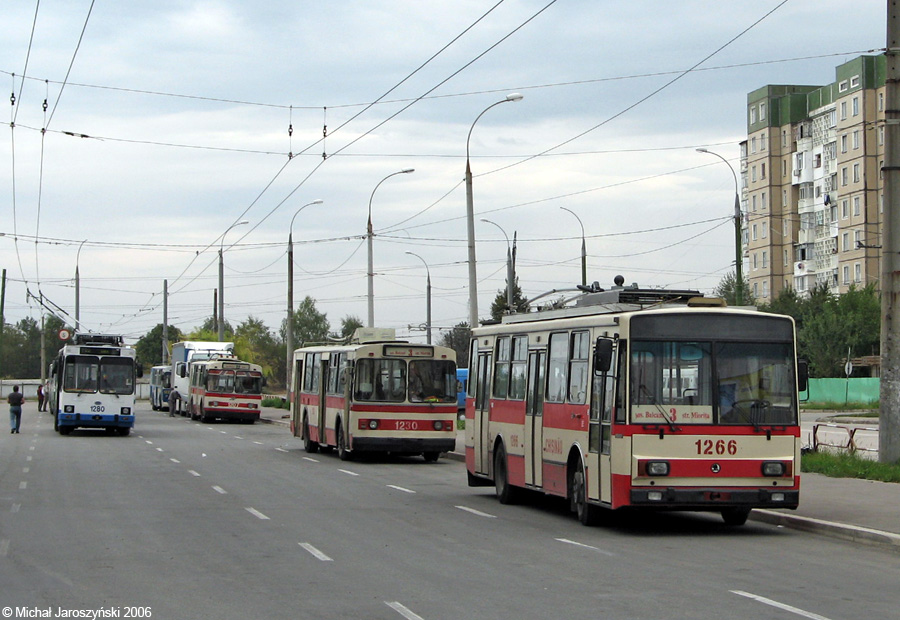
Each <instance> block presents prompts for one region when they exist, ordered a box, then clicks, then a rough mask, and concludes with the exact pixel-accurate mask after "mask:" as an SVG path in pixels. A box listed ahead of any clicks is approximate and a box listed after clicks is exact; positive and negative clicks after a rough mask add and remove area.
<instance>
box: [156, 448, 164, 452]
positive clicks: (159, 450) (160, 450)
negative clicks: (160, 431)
mask: <svg viewBox="0 0 900 620" xmlns="http://www.w3.org/2000/svg"><path fill="white" fill-rule="evenodd" d="M156 451H157V452H164V450H163V449H162V448H157V449H156Z"/></svg>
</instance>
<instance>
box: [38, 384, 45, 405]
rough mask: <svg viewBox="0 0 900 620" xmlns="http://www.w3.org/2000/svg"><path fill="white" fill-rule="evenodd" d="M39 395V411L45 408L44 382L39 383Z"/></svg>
mask: <svg viewBox="0 0 900 620" xmlns="http://www.w3.org/2000/svg"><path fill="white" fill-rule="evenodd" d="M37 397H38V411H43V410H44V384H43V383H41V384H40V385H38V389H37Z"/></svg>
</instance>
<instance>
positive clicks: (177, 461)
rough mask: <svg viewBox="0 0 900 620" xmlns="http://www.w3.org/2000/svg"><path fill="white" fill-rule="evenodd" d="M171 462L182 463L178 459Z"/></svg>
mask: <svg viewBox="0 0 900 620" xmlns="http://www.w3.org/2000/svg"><path fill="white" fill-rule="evenodd" d="M169 460H170V461H172V462H173V463H181V461H179V460H178V459H169Z"/></svg>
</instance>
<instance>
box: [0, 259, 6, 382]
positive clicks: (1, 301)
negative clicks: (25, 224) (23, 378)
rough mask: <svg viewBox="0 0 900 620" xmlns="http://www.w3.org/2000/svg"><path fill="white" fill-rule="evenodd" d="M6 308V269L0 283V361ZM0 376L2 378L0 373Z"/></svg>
mask: <svg viewBox="0 0 900 620" xmlns="http://www.w3.org/2000/svg"><path fill="white" fill-rule="evenodd" d="M5 306H6V269H5V268H4V269H3V278H2V281H0V361H2V360H3V323H4V321H6V319H5V318H4V316H3V308H4V307H5ZM0 376H3V375H2V373H0Z"/></svg>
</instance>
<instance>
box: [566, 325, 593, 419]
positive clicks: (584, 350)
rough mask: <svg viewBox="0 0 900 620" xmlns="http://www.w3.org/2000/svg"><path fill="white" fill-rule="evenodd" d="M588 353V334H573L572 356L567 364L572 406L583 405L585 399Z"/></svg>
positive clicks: (589, 349)
mask: <svg viewBox="0 0 900 620" xmlns="http://www.w3.org/2000/svg"><path fill="white" fill-rule="evenodd" d="M590 351H591V345H590V338H589V333H588V332H573V333H572V354H571V357H570V359H571V361H570V362H569V402H570V403H572V404H574V405H583V404H584V403H585V399H586V397H587V386H588V355H589V354H590Z"/></svg>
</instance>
